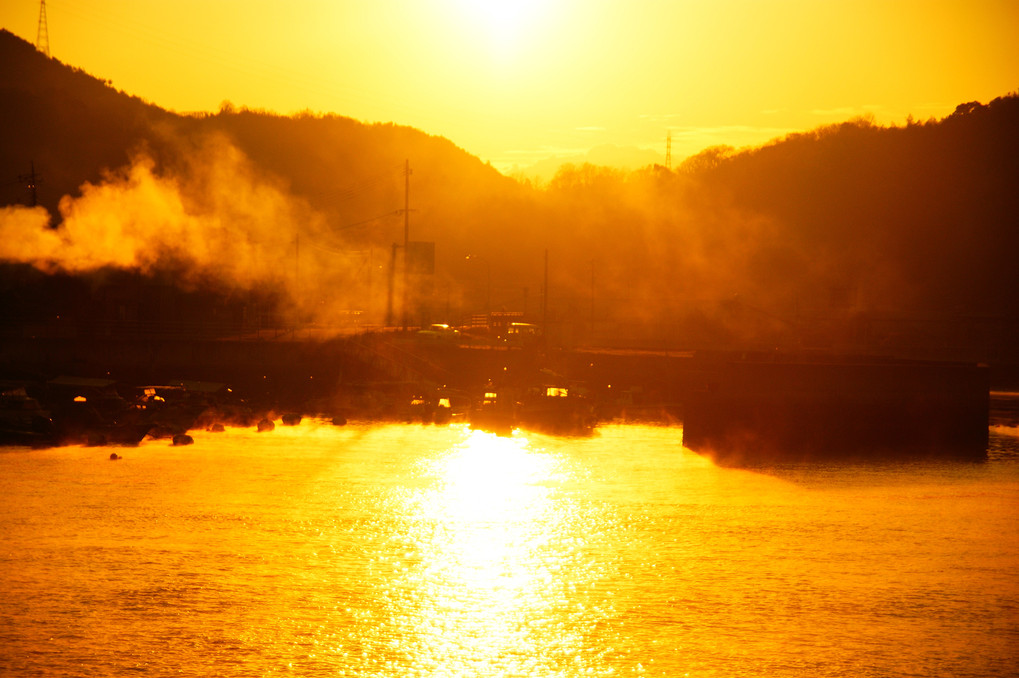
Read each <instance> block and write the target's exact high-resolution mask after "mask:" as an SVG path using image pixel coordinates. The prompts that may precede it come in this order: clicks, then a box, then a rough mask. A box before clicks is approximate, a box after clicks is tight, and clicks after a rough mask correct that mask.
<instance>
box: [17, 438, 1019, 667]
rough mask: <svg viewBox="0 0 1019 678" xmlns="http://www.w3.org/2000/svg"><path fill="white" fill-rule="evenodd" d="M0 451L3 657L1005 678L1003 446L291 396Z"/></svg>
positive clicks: (1012, 539) (1008, 597) (1008, 516)
mask: <svg viewBox="0 0 1019 678" xmlns="http://www.w3.org/2000/svg"><path fill="white" fill-rule="evenodd" d="M195 438H196V443H195V445H194V446H191V447H187V448H179V447H176V448H175V447H172V446H169V445H168V444H166V443H164V442H157V441H146V442H145V443H143V444H142V445H141V446H139V447H137V448H126V449H124V448H119V449H118V450H117V451H118V452H119V453H120V454H121V455H122V456H123V457H124V458H123V459H122V460H120V461H116V462H112V461H109V460H108V456H109V450H108V449H105V448H80V447H65V448H57V449H51V450H35V451H25V450H13V449H8V450H5V451H4V452H3V453H2V454H0V467H2V468H0V478H3V481H2V484H3V488H2V489H3V492H2V494H0V496H2V499H0V577H2V580H3V582H4V590H5V595H4V597H3V599H2V601H0V672H5V673H10V674H11V675H34V674H50V675H68V676H94V675H107V676H120V675H134V674H137V673H139V672H141V673H145V674H148V675H163V674H171V673H172V674H174V675H195V676H199V675H237V676H241V675H245V676H247V675H274V674H277V673H293V674H297V675H309V676H318V675H321V676H326V675H358V676H406V675H431V676H448V675H479V676H504V675H527V676H550V675H557V676H580V675H648V676H677V675H687V674H689V675H691V676H760V675H778V676H806V675H846V676H850V675H851V676H906V675H909V676H916V675H922V676H940V675H953V676H989V675H995V676H1005V675H1016V668H1015V667H1016V666H1017V665H1019V664H1017V659H1019V657H1017V654H1016V650H1015V648H1016V647H1019V636H1017V632H1016V629H1017V628H1019V616H1017V610H1019V587H1017V585H1016V582H1015V577H1014V573H1015V571H1016V567H1017V566H1019V546H1017V545H1019V531H1017V530H1019V528H1017V525H1019V521H1017V520H1016V518H1017V512H1019V455H1017V454H1016V453H1015V450H1014V448H1013V447H1010V445H1011V443H1013V442H1014V435H1013V434H1011V433H1008V432H1005V433H1004V434H1003V435H999V433H998V432H992V438H993V439H994V440H995V444H996V445H998V448H996V449H995V450H993V451H992V454H991V455H990V460H989V461H988V462H987V463H982V464H960V463H950V462H916V463H907V464H873V465H863V466H840V465H830V466H825V465H812V466H789V467H784V468H775V469H764V470H758V471H753V472H751V471H745V470H736V469H722V468H718V467H716V466H714V465H712V464H711V463H710V462H709V461H707V460H706V459H704V458H702V457H700V456H698V455H696V454H693V453H691V452H689V451H687V450H685V449H683V447H682V445H681V439H682V430H681V429H680V428H658V427H644V426H608V427H603V428H600V429H599V431H598V433H597V434H596V435H595V436H594V437H592V438H589V439H558V438H550V437H545V436H538V435H530V434H527V435H525V434H521V433H519V432H518V433H516V434H514V435H513V436H512V437H509V438H500V437H495V436H491V435H489V434H484V433H479V432H471V431H470V430H469V429H466V428H462V427H459V426H450V427H433V426H429V427H422V426H414V425H392V426H349V427H343V428H334V427H331V426H326V425H323V424H319V423H317V422H314V421H310V420H306V421H305V422H304V423H302V425H301V426H299V427H296V428H277V430H276V431H275V432H274V433H272V434H262V435H260V434H256V433H254V432H253V431H248V430H241V429H227V431H226V432H225V433H222V434H203V433H197V434H196V435H195Z"/></svg>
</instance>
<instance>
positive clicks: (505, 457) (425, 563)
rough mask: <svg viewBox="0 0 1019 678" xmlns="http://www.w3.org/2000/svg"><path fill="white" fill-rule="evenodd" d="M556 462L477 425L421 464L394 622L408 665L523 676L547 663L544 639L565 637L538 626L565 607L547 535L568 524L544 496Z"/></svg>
mask: <svg viewBox="0 0 1019 678" xmlns="http://www.w3.org/2000/svg"><path fill="white" fill-rule="evenodd" d="M557 463H558V461H557V459H556V458H555V457H554V456H553V455H550V454H546V453H543V452H542V451H540V450H535V449H532V447H531V445H530V444H529V442H528V440H527V439H526V438H523V437H510V438H507V437H498V436H495V435H491V434H488V433H484V432H480V431H472V432H470V433H469V434H468V435H467V437H466V438H465V439H464V440H463V441H462V443H461V444H459V445H457V446H454V447H453V448H451V449H450V450H448V451H447V452H446V453H445V454H444V455H442V456H441V457H439V458H437V459H433V460H432V461H431V462H429V464H428V470H427V474H428V475H429V476H431V477H432V479H433V480H434V481H435V482H434V485H432V486H430V488H429V489H428V490H427V491H426V492H425V493H424V495H423V496H422V497H421V501H420V504H419V505H418V506H417V507H416V508H417V516H418V517H417V521H416V524H415V526H414V528H413V529H414V530H415V533H416V534H415V538H416V540H417V544H416V546H417V554H418V556H419V558H420V560H419V561H418V563H417V566H416V567H414V568H410V569H408V571H407V573H406V578H405V580H404V581H403V582H402V585H403V586H406V587H407V589H408V595H409V596H410V597H411V598H412V599H413V600H412V601H410V602H411V603H412V604H411V605H410V606H409V607H408V608H407V609H406V611H405V612H406V613H405V614H404V615H403V619H402V620H401V621H400V622H399V624H400V625H401V626H402V627H403V628H401V629H400V635H401V636H402V637H403V639H404V648H405V651H406V652H408V653H409V655H410V656H408V657H407V660H408V661H409V662H410V663H411V664H412V665H413V666H414V667H415V670H417V671H423V672H425V673H429V672H434V673H435V675H457V674H461V675H463V674H469V675H506V674H508V673H509V674H518V675H530V674H533V673H534V672H535V671H539V672H541V671H542V670H545V669H547V668H548V667H547V666H545V665H543V662H544V661H546V660H547V659H548V658H547V656H546V655H547V652H543V650H547V649H548V648H547V647H546V646H547V645H548V643H549V640H550V638H555V642H556V643H558V644H560V645H562V644H564V643H566V644H568V643H569V642H570V638H569V636H570V634H569V633H563V634H561V635H560V636H556V635H555V634H552V633H549V631H550V629H549V628H548V626H549V625H558V624H559V623H561V622H556V621H555V620H556V619H557V618H559V617H560V616H561V615H560V614H559V612H561V610H562V608H565V607H567V606H568V601H567V599H566V596H565V593H564V590H565V589H564V588H563V582H561V581H560V580H559V575H560V574H561V573H559V572H557V571H556V570H557V567H559V565H560V564H561V563H560V562H559V558H558V554H557V546H556V543H555V541H556V540H557V539H558V538H560V537H561V536H562V533H563V530H564V528H565V525H564V524H563V523H568V522H570V521H571V520H573V517H572V516H570V515H568V514H565V513H564V512H563V506H562V504H561V502H559V503H557V502H556V501H555V497H553V496H552V495H553V494H554V489H552V483H550V482H549V481H551V480H552V479H553V478H555V476H556V474H557V473H558V470H557ZM568 529H570V530H572V529H575V528H574V527H572V526H571V527H569V528H568ZM557 608H558V610H559V611H558V612H557ZM574 640H575V641H576V642H579V638H576V639H574ZM563 650H564V648H562V647H560V648H559V650H558V652H557V653H556V654H558V655H562V654H563ZM566 654H569V652H568V651H567V652H566ZM489 672H490V673H489Z"/></svg>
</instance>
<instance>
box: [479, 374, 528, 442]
mask: <svg viewBox="0 0 1019 678" xmlns="http://www.w3.org/2000/svg"><path fill="white" fill-rule="evenodd" d="M512 396H513V392H512V391H511V390H496V389H495V388H494V387H493V386H491V385H488V386H486V388H485V391H484V395H482V397H481V398H480V399H479V400H478V401H477V402H476V403H475V404H474V407H472V408H471V411H470V417H469V419H470V426H471V428H472V429H476V430H480V431H487V432H489V433H495V434H496V435H503V436H508V435H510V434H511V433H513V429H514V428H516V425H517V419H516V400H515V398H513V397H512Z"/></svg>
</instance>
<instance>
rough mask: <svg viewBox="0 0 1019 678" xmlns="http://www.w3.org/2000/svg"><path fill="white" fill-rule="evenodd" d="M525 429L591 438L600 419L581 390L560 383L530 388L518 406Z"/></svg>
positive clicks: (521, 425) (521, 424)
mask: <svg viewBox="0 0 1019 678" xmlns="http://www.w3.org/2000/svg"><path fill="white" fill-rule="evenodd" d="M516 418H517V422H518V423H519V425H520V427H521V428H524V429H527V430H530V431H535V432H538V433H547V434H549V435H556V436H588V435H591V434H592V433H593V432H594V429H595V424H596V423H597V419H596V417H595V414H594V406H593V404H592V403H591V402H590V401H589V400H588V398H587V397H586V396H585V395H583V394H582V393H581V392H580V389H579V388H577V387H570V386H565V385H562V384H560V383H556V384H545V385H543V386H541V387H535V388H531V389H529V390H528V391H527V392H526V393H525V394H524V396H523V397H522V398H521V399H520V402H519V403H518V404H517V410H516Z"/></svg>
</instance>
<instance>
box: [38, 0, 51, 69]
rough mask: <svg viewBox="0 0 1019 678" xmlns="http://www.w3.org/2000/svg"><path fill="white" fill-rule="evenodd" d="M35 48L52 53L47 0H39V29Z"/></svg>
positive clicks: (44, 52) (47, 53)
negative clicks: (47, 23) (47, 19)
mask: <svg viewBox="0 0 1019 678" xmlns="http://www.w3.org/2000/svg"><path fill="white" fill-rule="evenodd" d="M35 48H36V49H37V50H39V51H40V52H42V53H43V54H45V55H46V56H49V55H50V32H49V29H48V28H47V26H46V0H39V30H38V31H37V32H36V34H35Z"/></svg>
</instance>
